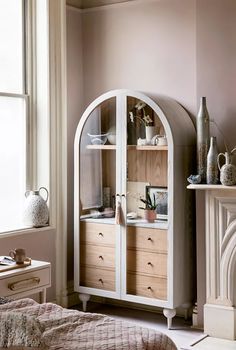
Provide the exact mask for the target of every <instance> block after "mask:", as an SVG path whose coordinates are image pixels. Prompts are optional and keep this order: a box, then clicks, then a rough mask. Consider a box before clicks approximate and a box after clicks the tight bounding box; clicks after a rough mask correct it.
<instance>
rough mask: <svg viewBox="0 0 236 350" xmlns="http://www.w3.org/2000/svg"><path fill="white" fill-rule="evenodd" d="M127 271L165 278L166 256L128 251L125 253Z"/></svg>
mask: <svg viewBox="0 0 236 350" xmlns="http://www.w3.org/2000/svg"><path fill="white" fill-rule="evenodd" d="M127 270H128V271H134V272H136V271H137V272H139V273H144V274H150V275H157V276H162V277H166V276H167V255H166V254H158V253H150V252H144V251H141V250H130V249H129V250H128V252H127Z"/></svg>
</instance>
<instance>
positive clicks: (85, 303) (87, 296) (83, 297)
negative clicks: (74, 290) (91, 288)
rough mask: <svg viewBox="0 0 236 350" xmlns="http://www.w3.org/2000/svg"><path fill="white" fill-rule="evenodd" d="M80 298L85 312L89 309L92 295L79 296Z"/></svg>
mask: <svg viewBox="0 0 236 350" xmlns="http://www.w3.org/2000/svg"><path fill="white" fill-rule="evenodd" d="M79 298H80V300H81V301H82V304H83V311H84V312H85V311H86V309H87V302H88V301H89V299H90V295H89V294H79Z"/></svg>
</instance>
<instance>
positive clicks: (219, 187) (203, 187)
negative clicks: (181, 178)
mask: <svg viewBox="0 0 236 350" xmlns="http://www.w3.org/2000/svg"><path fill="white" fill-rule="evenodd" d="M187 188H188V189H189V190H236V186H223V185H207V184H196V185H193V184H191V185H188V186H187Z"/></svg>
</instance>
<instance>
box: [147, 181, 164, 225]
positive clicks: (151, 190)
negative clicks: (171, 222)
mask: <svg viewBox="0 0 236 350" xmlns="http://www.w3.org/2000/svg"><path fill="white" fill-rule="evenodd" d="M147 194H149V195H150V197H151V200H153V196H154V197H155V199H156V202H157V208H156V213H157V219H158V220H168V191H167V187H159V186H158V187H157V186H146V197H147Z"/></svg>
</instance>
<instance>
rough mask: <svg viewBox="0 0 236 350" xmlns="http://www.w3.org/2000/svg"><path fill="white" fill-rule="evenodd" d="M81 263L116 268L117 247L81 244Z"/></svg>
mask: <svg viewBox="0 0 236 350" xmlns="http://www.w3.org/2000/svg"><path fill="white" fill-rule="evenodd" d="M80 252H81V258H80V263H81V265H83V266H84V265H93V266H97V267H101V268H103V267H105V268H112V269H114V268H115V248H113V247H103V246H99V247H98V246H96V245H90V244H87V245H84V244H82V245H81V248H80Z"/></svg>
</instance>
